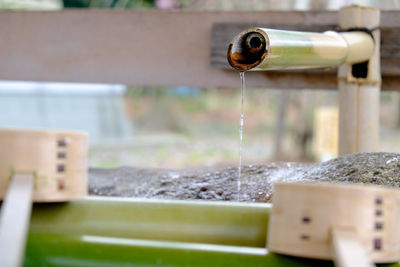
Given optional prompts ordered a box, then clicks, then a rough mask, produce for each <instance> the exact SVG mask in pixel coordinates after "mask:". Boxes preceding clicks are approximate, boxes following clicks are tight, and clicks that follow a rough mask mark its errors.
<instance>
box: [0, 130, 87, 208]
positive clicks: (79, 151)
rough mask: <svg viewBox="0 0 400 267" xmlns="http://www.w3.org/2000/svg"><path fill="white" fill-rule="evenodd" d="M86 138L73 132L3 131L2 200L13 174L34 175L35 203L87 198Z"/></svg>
mask: <svg viewBox="0 0 400 267" xmlns="http://www.w3.org/2000/svg"><path fill="white" fill-rule="evenodd" d="M87 145H88V144H87V134H86V133H83V132H74V131H45V130H43V131H35V130H11V129H1V130H0V147H1V150H0V198H3V197H4V194H5V192H6V190H7V187H8V185H9V181H10V177H11V176H12V175H13V174H14V173H30V174H32V173H33V174H34V175H35V179H34V194H33V199H34V201H35V202H52V201H66V200H70V199H75V198H81V197H84V196H86V194H87Z"/></svg>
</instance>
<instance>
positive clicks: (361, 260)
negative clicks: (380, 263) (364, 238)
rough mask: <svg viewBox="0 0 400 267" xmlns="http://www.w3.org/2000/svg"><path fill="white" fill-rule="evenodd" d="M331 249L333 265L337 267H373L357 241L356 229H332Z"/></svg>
mask: <svg viewBox="0 0 400 267" xmlns="http://www.w3.org/2000/svg"><path fill="white" fill-rule="evenodd" d="M332 247H333V254H334V260H335V265H336V266H338V267H354V266H357V267H372V266H375V265H374V264H373V263H372V262H371V260H370V259H369V257H368V254H367V252H366V251H365V248H364V247H363V245H362V244H361V242H360V241H359V240H358V236H357V233H356V229H353V228H351V229H346V228H342V227H334V228H333V229H332Z"/></svg>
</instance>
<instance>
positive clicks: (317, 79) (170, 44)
mask: <svg viewBox="0 0 400 267" xmlns="http://www.w3.org/2000/svg"><path fill="white" fill-rule="evenodd" d="M239 24H240V25H241V27H242V28H240V27H239V26H238V25H239ZM256 24H257V26H266V27H270V28H280V29H293V30H296V29H297V30H302V29H301V28H300V26H296V25H302V26H301V27H304V29H305V28H307V29H309V30H312V31H323V30H325V29H327V28H332V27H336V26H337V25H338V15H337V12H331V11H318V12H315V11H311V12H299V11H296V12H287V11H286V12H285V11H268V12H254V11H231V12H221V11H122V10H90V11H87V10H64V11H54V12H42V11H40V12H13V11H1V12H0V25H2V27H1V28H0V39H1V42H0V59H1V60H0V79H1V80H35V81H67V82H97V83H124V84H128V85H146V86H174V85H186V86H198V87H231V88H236V87H239V75H238V74H237V72H236V71H233V70H228V69H224V68H220V65H218V64H217V63H218V62H219V59H221V57H223V58H224V59H225V60H226V49H227V44H229V42H230V41H231V38H232V37H233V36H234V35H235V34H237V33H238V32H240V31H241V30H243V29H245V28H247V27H249V26H255V25H256ZM221 25H225V26H224V27H222V26H221ZM226 25H231V26H229V27H230V28H229V29H228V30H227V27H226ZM277 25H283V26H285V28H283V27H276V26H277ZM381 25H382V39H383V45H382V58H383V59H382V62H383V66H385V67H384V68H383V69H382V71H383V86H382V88H383V90H398V89H399V88H400V86H399V85H400V78H398V77H396V75H398V74H399V73H400V64H399V62H400V60H399V59H398V57H399V56H400V53H399V46H398V45H397V43H398V38H397V32H398V25H400V16H398V12H396V11H385V12H383V14H382V23H381ZM221 30H223V33H224V34H221ZM224 42H225V43H224ZM221 53H222V54H223V55H222V54H221ZM385 60H386V61H385ZM210 62H211V64H212V66H213V67H212V66H210ZM247 76H248V79H247V85H248V87H258V88H268V87H272V88H310V89H313V88H314V89H333V88H336V87H337V86H336V75H335V73H334V72H322V73H321V72H317V74H316V73H315V72H294V73H287V72H273V73H268V74H265V73H261V72H260V73H248V75H247ZM289 77H290V79H289Z"/></svg>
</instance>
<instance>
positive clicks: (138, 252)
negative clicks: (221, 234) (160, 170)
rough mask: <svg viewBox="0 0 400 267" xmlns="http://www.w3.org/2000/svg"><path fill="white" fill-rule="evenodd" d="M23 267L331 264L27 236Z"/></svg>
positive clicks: (185, 246) (259, 251) (233, 250)
mask: <svg viewBox="0 0 400 267" xmlns="http://www.w3.org/2000/svg"><path fill="white" fill-rule="evenodd" d="M24 266H26V267H36V266H60V267H61V266H79V267H84V266H96V267H106V266H107V267H110V266H113V267H118V266H141V267H142V266H148V267H150V266H191V267H209V266H213V267H219V266H221V267H222V266H224V267H236V266H252V267H258V266H259V267H261V266H269V267H275V266H303V267H305V266H322V267H324V266H333V264H332V263H331V262H329V261H319V260H310V259H301V258H296V257H288V256H283V255H278V254H274V253H269V252H268V251H267V249H265V248H249V247H232V246H221V245H207V244H190V243H180V242H165V241H148V240H134V239H127V238H109V237H94V236H79V235H56V234H45V233H40V234H38V233H36V234H34V233H33V234H30V235H29V239H28V243H27V254H26V258H25V264H24Z"/></svg>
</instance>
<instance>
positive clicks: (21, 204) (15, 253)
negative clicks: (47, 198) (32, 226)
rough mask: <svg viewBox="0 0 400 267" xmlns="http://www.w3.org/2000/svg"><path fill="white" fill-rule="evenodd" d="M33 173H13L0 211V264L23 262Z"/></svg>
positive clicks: (9, 265)
mask: <svg viewBox="0 0 400 267" xmlns="http://www.w3.org/2000/svg"><path fill="white" fill-rule="evenodd" d="M33 182H34V175H33V174H31V173H29V174H26V173H25V174H14V175H13V176H12V179H11V182H10V185H9V187H8V191H7V193H6V195H5V198H4V200H3V204H2V207H1V213H0V266H7V267H19V266H21V265H22V263H23V259H24V253H25V243H26V236H27V232H28V227H29V221H30V216H31V210H32V193H33Z"/></svg>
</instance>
